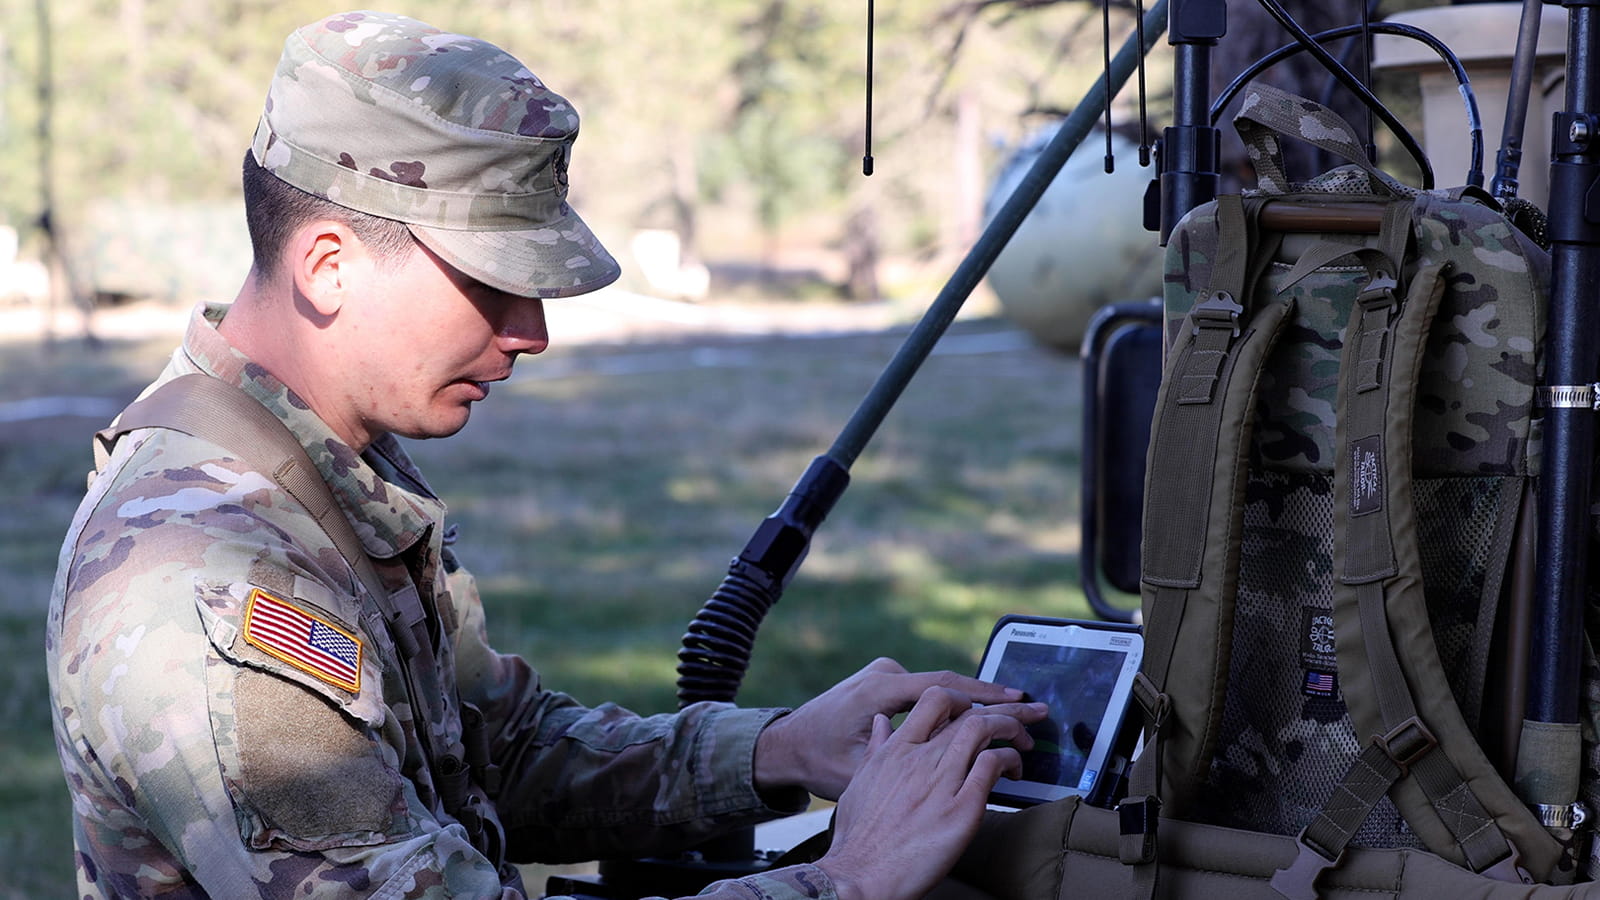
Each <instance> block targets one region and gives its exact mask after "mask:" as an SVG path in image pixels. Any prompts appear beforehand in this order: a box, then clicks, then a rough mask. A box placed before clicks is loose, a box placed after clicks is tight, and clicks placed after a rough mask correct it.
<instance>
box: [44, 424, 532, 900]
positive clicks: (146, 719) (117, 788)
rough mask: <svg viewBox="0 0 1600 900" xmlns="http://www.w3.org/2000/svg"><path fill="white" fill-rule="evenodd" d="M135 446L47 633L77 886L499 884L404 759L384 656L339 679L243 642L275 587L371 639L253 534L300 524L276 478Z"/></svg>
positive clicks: (341, 890)
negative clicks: (141, 451)
mask: <svg viewBox="0 0 1600 900" xmlns="http://www.w3.org/2000/svg"><path fill="white" fill-rule="evenodd" d="M158 446H159V445H158ZM130 452H131V451H130V450H129V449H126V448H120V447H119V453H121V454H122V456H120V457H119V460H126V458H127V457H128V455H129V454H130ZM201 459H204V457H201ZM137 462H138V463H139V464H138V465H137V466H136V465H133V464H130V465H129V471H128V472H126V473H125V474H124V477H122V478H121V479H119V480H118V482H117V484H116V486H115V487H114V488H113V489H112V490H110V491H108V492H107V493H106V494H105V496H104V498H103V501H102V502H100V503H99V504H98V506H97V509H96V514H91V515H89V518H88V519H87V521H83V520H80V521H79V522H75V525H74V531H73V535H72V537H70V538H69V542H68V547H67V548H66V550H65V551H64V558H65V559H66V563H65V565H64V567H63V573H62V575H60V576H58V583H57V588H56V590H55V596H54V597H53V599H52V605H51V621H50V625H49V628H48V631H47V653H48V654H49V659H50V663H49V665H50V678H51V687H52V699H53V701H54V705H55V723H54V724H55V734H56V740H57V748H58V750H59V754H60V757H61V762H62V767H63V770H64V772H65V775H66V779H67V784H68V787H69V789H70V791H71V793H72V796H73V807H72V808H73V812H72V815H73V830H74V845H75V850H76V851H77V852H76V853H75V860H76V863H77V870H78V871H77V877H78V881H79V891H78V892H77V896H89V897H133V896H141V897H143V896H155V895H161V896H171V897H201V896H211V897H250V896H272V897H291V896H313V895H314V896H317V897H319V898H355V897H366V896H369V895H372V894H373V893H374V892H376V893H377V894H378V895H381V896H386V897H408V898H428V900H433V898H437V900H444V898H447V897H479V898H505V897H506V896H507V895H506V894H505V893H504V891H503V889H502V887H501V885H500V880H499V878H498V876H497V873H496V872H495V869H494V867H493V866H491V865H489V864H488V862H487V861H486V860H485V859H484V858H483V857H482V856H481V855H480V854H479V853H478V852H477V851H476V850H474V849H473V848H472V845H471V844H470V842H469V841H468V840H467V837H466V833H465V831H464V829H463V828H462V827H461V826H460V825H459V824H449V825H445V824H443V823H442V822H440V821H439V820H438V819H436V818H434V817H433V816H432V815H431V814H430V813H429V812H428V809H427V807H426V806H424V805H423V804H422V803H421V802H419V801H418V798H417V794H416V790H415V787H414V785H413V784H412V782H411V781H410V780H409V779H407V778H404V777H402V776H401V775H400V774H399V769H400V768H401V766H402V763H401V761H400V760H399V759H398V757H397V754H396V751H395V749H394V746H393V745H392V744H391V743H390V742H389V741H387V740H385V739H384V738H385V730H386V728H387V721H388V720H387V719H386V716H385V713H384V711H383V710H384V707H383V703H382V697H381V691H380V688H379V685H380V683H381V678H380V677H378V671H377V669H376V668H375V667H376V665H377V663H376V662H373V661H372V660H371V658H370V657H368V658H365V659H363V660H362V661H361V662H360V664H359V665H360V666H362V667H363V668H362V670H361V674H360V678H359V684H358V685H354V686H353V687H354V689H346V688H345V687H342V686H340V684H336V683H333V682H335V681H337V682H341V683H342V682H343V677H342V676H340V677H337V678H331V677H330V676H332V675H333V674H334V673H331V672H330V671H329V670H326V669H320V670H318V671H315V672H308V671H306V670H305V669H304V668H303V667H299V668H297V667H295V666H293V665H289V664H287V663H285V662H284V661H283V660H282V659H277V658H274V657H273V656H270V655H268V653H267V652H265V651H264V649H263V648H262V647H260V646H257V645H255V644H252V643H251V642H250V640H249V638H250V635H249V633H248V632H249V630H250V629H251V628H252V627H254V626H252V625H250V624H249V622H248V620H247V617H248V615H249V610H250V609H251V604H252V603H256V604H258V605H257V606H256V607H255V609H256V611H257V612H260V611H261V607H260V606H259V604H260V603H261V602H262V599H261V598H262V597H264V596H266V595H268V594H271V595H272V596H273V597H275V598H278V599H279V600H280V601H281V603H282V604H284V605H292V606H294V607H296V608H297V609H300V610H302V611H308V612H314V614H315V615H317V616H320V617H323V618H325V619H327V620H328V621H329V622H333V623H334V624H335V625H336V627H338V628H340V629H343V630H345V631H347V632H348V634H349V635H352V636H353V638H354V639H357V640H365V639H367V638H368V637H370V635H367V634H365V633H364V631H363V629H362V626H361V624H360V622H359V621H358V620H356V619H354V618H351V617H347V616H342V615H338V614H337V612H336V610H337V609H338V607H337V604H336V603H334V602H332V601H333V600H334V597H333V595H332V592H331V591H330V589H329V588H328V587H326V586H325V585H324V583H323V582H322V581H320V580H319V578H318V573H316V572H314V571H313V570H312V569H310V568H307V566H309V565H310V564H311V563H310V560H308V559H307V558H306V557H304V556H303V555H302V556H299V557H294V556H293V551H292V550H290V549H288V548H289V547H291V546H292V545H291V544H287V543H286V544H284V545H281V546H278V545H270V546H263V545H262V544H260V543H259V542H258V541H257V540H255V538H256V536H259V535H260V534H262V533H264V532H268V533H278V529H280V528H282V527H289V528H293V527H296V524H295V522H293V521H291V520H290V519H287V518H284V517H278V518H277V519H276V520H275V521H276V523H278V524H274V525H272V526H271V527H270V528H269V527H263V525H262V523H263V522H264V521H267V520H266V519H265V518H263V517H265V516H267V515H268V513H269V510H267V509H266V508H265V506H266V504H268V503H270V502H271V498H272V497H273V496H274V494H273V493H272V492H271V491H270V488H269V486H268V485H267V484H266V483H265V481H264V479H262V477H261V476H260V475H258V474H256V473H253V472H250V471H248V470H247V469H245V468H244V467H243V466H242V465H241V464H239V463H237V462H236V461H227V460H220V459H218V460H213V461H210V462H203V463H199V464H196V465H193V466H188V467H178V468H174V467H172V466H170V465H169V464H167V462H166V457H163V456H161V455H160V454H157V453H155V452H154V451H153V450H152V451H150V453H149V454H148V455H146V456H141V457H140V459H139V460H137ZM80 526H81V527H80ZM241 536H243V537H241Z"/></svg>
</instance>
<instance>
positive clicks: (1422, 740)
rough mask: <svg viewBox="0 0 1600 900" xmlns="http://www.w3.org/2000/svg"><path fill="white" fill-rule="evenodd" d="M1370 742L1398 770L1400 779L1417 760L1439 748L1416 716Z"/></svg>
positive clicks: (1426, 727) (1437, 741) (1430, 733)
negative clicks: (1375, 745)
mask: <svg viewBox="0 0 1600 900" xmlns="http://www.w3.org/2000/svg"><path fill="white" fill-rule="evenodd" d="M1372 742H1373V743H1374V744H1377V745H1378V746H1379V747H1380V748H1382V749H1383V752H1384V755H1386V756H1388V757H1389V760H1390V761H1391V762H1393V763H1394V764H1395V765H1396V766H1397V767H1398V768H1399V769H1400V777H1402V778H1404V777H1405V776H1406V773H1407V772H1409V771H1410V769H1411V767H1412V766H1413V765H1415V764H1416V762H1417V760H1419V759H1421V758H1423V757H1424V756H1427V755H1428V753H1429V751H1431V750H1433V748H1435V747H1437V746H1439V739H1438V738H1436V737H1434V736H1433V732H1431V731H1429V730H1428V726H1426V725H1424V724H1422V720H1421V719H1419V718H1417V717H1416V716H1412V717H1411V718H1409V719H1407V720H1405V721H1404V722H1401V723H1400V724H1399V725H1396V726H1395V727H1394V728H1392V729H1390V731H1389V733H1388V734H1384V735H1378V736H1375V737H1373V739H1372Z"/></svg>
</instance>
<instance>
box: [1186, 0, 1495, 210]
mask: <svg viewBox="0 0 1600 900" xmlns="http://www.w3.org/2000/svg"><path fill="white" fill-rule="evenodd" d="M1364 28H1365V29H1367V30H1370V31H1371V32H1372V33H1373V34H1389V35H1394V36H1396V37H1403V38H1410V39H1411V40H1415V41H1421V42H1422V43H1424V44H1427V45H1428V47H1430V48H1431V49H1432V50H1433V51H1434V52H1435V53H1437V54H1439V58H1440V59H1443V60H1444V61H1445V64H1446V65H1448V66H1449V67H1450V71H1451V73H1452V74H1454V75H1455V77H1456V81H1457V83H1459V84H1460V85H1461V98H1462V102H1463V104H1464V105H1465V106H1466V110H1467V128H1468V131H1469V132H1470V135H1471V140H1472V154H1471V156H1472V165H1471V168H1470V169H1468V171H1467V181H1466V183H1467V184H1470V185H1472V186H1473V187H1482V186H1483V120H1482V118H1481V117H1480V116H1479V114H1478V96H1477V94H1475V93H1473V91H1472V82H1471V79H1469V78H1468V77H1467V70H1466V68H1465V67H1464V66H1462V64H1461V60H1460V58H1459V57H1457V56H1456V55H1455V53H1454V52H1452V51H1451V49H1450V48H1449V47H1448V46H1446V45H1445V43H1444V41H1441V40H1439V39H1438V38H1437V37H1434V36H1433V35H1432V34H1430V33H1428V32H1426V31H1424V30H1422V29H1421V28H1418V27H1416V26H1414V25H1404V24H1401V23H1399V22H1373V23H1371V24H1369V25H1366V26H1362V25H1342V26H1340V27H1338V28H1330V29H1328V30H1327V31H1320V32H1317V33H1316V34H1314V35H1309V37H1310V38H1311V40H1312V41H1314V42H1315V43H1316V44H1317V45H1318V46H1321V45H1322V44H1325V43H1332V42H1333V41H1338V40H1343V39H1344V38H1348V37H1354V36H1356V35H1358V34H1361V33H1363V29H1364ZM1305 50H1306V47H1305V46H1304V45H1303V44H1300V43H1298V42H1297V43H1293V44H1285V45H1284V46H1282V47H1279V48H1278V49H1276V50H1274V51H1272V52H1271V53H1268V54H1267V55H1265V56H1263V57H1261V58H1260V59H1258V60H1256V61H1255V62H1253V63H1251V64H1250V66H1249V67H1248V68H1246V69H1245V70H1244V71H1243V72H1240V73H1239V75H1238V77H1237V78H1234V79H1233V81H1231V82H1229V83H1228V86H1227V87H1225V88H1223V89H1222V92H1221V93H1219V94H1218V95H1217V99H1216V101H1215V102H1213V103H1212V104H1211V124H1212V125H1215V124H1216V123H1217V120H1218V119H1220V118H1222V112H1223V110H1225V109H1227V107H1228V104H1230V103H1232V102H1233V99H1234V98H1235V97H1237V96H1238V95H1239V92H1240V91H1242V90H1244V88H1245V86H1246V85H1248V84H1249V83H1250V82H1251V81H1254V80H1255V78H1256V76H1258V75H1260V74H1261V73H1262V72H1263V71H1265V70H1267V69H1268V68H1271V67H1272V66H1274V65H1277V64H1278V63H1280V62H1282V61H1283V60H1285V59H1288V58H1289V57H1291V56H1293V55H1295V54H1296V53H1302V52H1305ZM1384 121H1385V124H1387V123H1388V120H1387V119H1385V120H1384ZM1396 136H1397V137H1398V136H1400V133H1399V132H1396ZM1407 136H1409V133H1408V134H1407ZM1401 142H1402V143H1405V141H1404V139H1402V141H1401ZM1406 149H1407V151H1408V152H1410V151H1411V147H1410V146H1409V145H1407V147H1406ZM1412 158H1413V159H1415V160H1416V161H1417V164H1418V167H1419V168H1422V169H1423V171H1424V173H1426V175H1427V177H1426V178H1425V179H1424V183H1423V187H1424V188H1429V187H1432V186H1433V170H1432V169H1431V168H1429V167H1426V166H1425V164H1426V161H1427V157H1426V156H1425V155H1421V148H1420V147H1419V148H1417V150H1416V152H1415V153H1412Z"/></svg>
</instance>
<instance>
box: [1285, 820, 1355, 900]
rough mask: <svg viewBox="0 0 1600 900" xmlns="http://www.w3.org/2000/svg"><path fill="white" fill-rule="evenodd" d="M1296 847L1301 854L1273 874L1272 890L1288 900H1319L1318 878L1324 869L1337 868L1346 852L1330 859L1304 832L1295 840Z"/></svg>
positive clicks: (1340, 852) (1297, 854)
mask: <svg viewBox="0 0 1600 900" xmlns="http://www.w3.org/2000/svg"><path fill="white" fill-rule="evenodd" d="M1294 845H1295V847H1296V848H1298V850H1299V852H1297V853H1296V854H1295V857H1294V862H1291V863H1289V864H1288V865H1287V866H1284V867H1283V868H1281V869H1279V870H1278V871H1276V872H1274V873H1273V874H1272V882H1271V884H1272V889H1273V890H1275V891H1277V892H1278V893H1279V894H1281V895H1282V896H1283V897H1285V898H1286V900H1317V897H1318V895H1317V877H1318V876H1319V875H1321V874H1322V871H1323V870H1324V869H1332V868H1335V867H1337V866H1338V865H1339V863H1340V862H1342V861H1343V860H1344V851H1343V850H1341V851H1339V853H1338V854H1337V855H1335V856H1333V857H1331V858H1330V857H1329V856H1328V855H1327V851H1325V850H1322V849H1321V848H1319V847H1318V846H1317V845H1316V844H1315V843H1314V842H1312V841H1311V840H1310V839H1309V838H1307V837H1306V833H1305V832H1304V831H1302V832H1300V834H1299V836H1297V837H1296V838H1295V839H1294Z"/></svg>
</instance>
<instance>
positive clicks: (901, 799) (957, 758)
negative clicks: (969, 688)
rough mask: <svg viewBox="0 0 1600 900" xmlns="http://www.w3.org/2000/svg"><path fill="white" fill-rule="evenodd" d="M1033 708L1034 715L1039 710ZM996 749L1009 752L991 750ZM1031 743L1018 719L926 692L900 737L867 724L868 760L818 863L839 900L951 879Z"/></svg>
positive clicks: (896, 895)
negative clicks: (990, 802) (996, 790)
mask: <svg viewBox="0 0 1600 900" xmlns="http://www.w3.org/2000/svg"><path fill="white" fill-rule="evenodd" d="M1031 705H1032V706H1034V707H1038V708H1039V710H1040V712H1041V714H1042V709H1043V707H1042V705H1040V704H1031ZM994 741H1008V742H1010V743H1011V744H1012V745H1013V746H1012V747H1004V748H991V747H990V744H991V743H992V742H994ZM1031 746H1033V740H1032V739H1031V738H1030V737H1029V736H1028V734H1027V732H1026V731H1025V730H1023V723H1022V721H1021V720H1020V719H1018V718H1017V717H1016V716H1013V715H1009V714H1006V713H997V712H989V711H987V710H986V709H985V708H984V707H978V708H977V709H974V708H973V706H972V698H970V697H968V696H966V695H965V694H963V693H961V692H959V691H954V690H951V689H949V688H942V687H930V688H928V689H927V690H926V691H925V692H924V693H923V694H922V697H921V699H919V700H918V701H917V704H916V706H915V707H914V708H913V709H912V710H911V713H910V715H908V716H906V720H905V722H904V724H902V725H901V726H900V728H899V729H897V730H893V731H891V729H890V726H889V719H888V717H886V716H883V715H878V716H875V717H874V719H873V725H872V738H871V741H870V744H869V747H868V750H867V758H866V760H865V762H864V763H863V764H862V766H861V769H860V771H859V772H857V773H856V777H855V779H854V780H853V781H852V782H851V783H850V787H849V789H848V790H846V791H845V792H844V795H843V796H842V797H841V798H840V799H839V807H838V810H837V813H836V818H835V820H834V837H833V845H832V847H830V848H829V850H828V852H827V853H826V854H824V855H823V857H822V858H821V859H820V860H818V861H817V866H818V868H820V869H822V870H823V871H824V872H826V873H827V874H828V877H829V878H830V879H831V880H832V881H833V884H834V889H835V890H836V891H837V892H838V894H839V897H840V898H841V900H867V898H870V900H901V898H905V900H913V898H920V897H922V896H923V895H925V894H926V893H927V892H928V891H929V890H931V889H932V888H933V886H934V885H935V884H937V883H938V881H939V880H940V879H941V878H943V877H944V876H945V874H946V873H948V872H949V871H950V868H951V866H953V865H954V864H955V860H956V858H957V857H958V856H959V855H960V853H961V851H962V850H963V849H965V848H966V846H967V844H968V843H970V842H971V840H972V836H973V835H974V834H976V833H977V828H978V822H979V820H980V819H981V818H982V816H983V810H984V804H985V801H986V800H987V799H988V796H989V791H990V790H991V789H992V788H993V787H994V784H995V781H996V780H997V779H998V778H1000V776H1002V775H1009V776H1011V777H1020V776H1021V774H1022V757H1021V755H1020V754H1019V753H1018V751H1017V749H1016V748H1022V749H1027V748H1029V747H1031Z"/></svg>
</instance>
